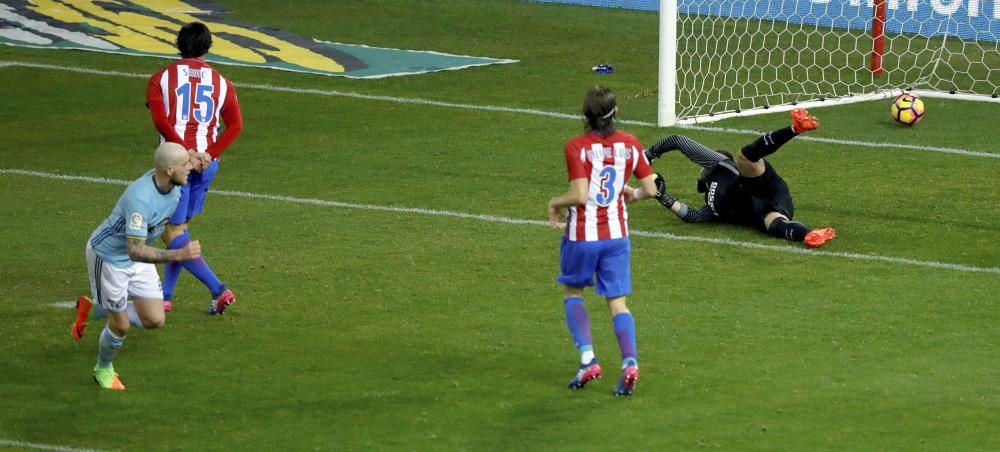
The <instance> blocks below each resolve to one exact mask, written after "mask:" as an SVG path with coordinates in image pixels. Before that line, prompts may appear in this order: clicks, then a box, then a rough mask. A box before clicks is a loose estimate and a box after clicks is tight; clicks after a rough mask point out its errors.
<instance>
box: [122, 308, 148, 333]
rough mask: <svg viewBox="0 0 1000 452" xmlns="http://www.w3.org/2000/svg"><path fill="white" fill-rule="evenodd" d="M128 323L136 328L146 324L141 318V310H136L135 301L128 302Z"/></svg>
mask: <svg viewBox="0 0 1000 452" xmlns="http://www.w3.org/2000/svg"><path fill="white" fill-rule="evenodd" d="M127 310H128V323H131V324H132V326H134V327H136V328H145V327H146V326H145V325H143V324H142V319H140V318H139V312H138V311H136V310H135V303H129V304H128V309H127Z"/></svg>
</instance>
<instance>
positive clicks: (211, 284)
mask: <svg viewBox="0 0 1000 452" xmlns="http://www.w3.org/2000/svg"><path fill="white" fill-rule="evenodd" d="M190 241H191V236H190V235H188V233H187V231H184V234H181V235H179V236H177V237H174V239H173V240H172V241H171V242H170V246H169V249H172V250H176V249H180V248H183V247H184V246H185V245H187V244H188V243H189V242H190ZM178 263H179V264H180V266H182V267H184V268H185V269H187V271H189V272H191V274H192V275H194V277H195V278H198V280H199V281H201V283H202V284H204V285H205V287H207V288H208V291H209V292H211V293H212V298H215V297H217V296H219V294H221V293H222V291H224V290H226V288H225V287H224V286H223V285H222V281H219V278H218V277H216V276H215V272H213V271H212V268H211V267H209V266H208V262H205V258H204V257H199V258H197V259H193V260H189V261H181V262H178ZM168 267H169V265H168ZM167 271H169V268H168V269H167V270H165V271H164V273H165V275H164V278H163V279H164V280H165V281H164V284H163V299H164V300H173V296H174V287H175V286H176V285H177V277H176V276H175V277H174V279H173V281H167V279H168V277H169V276H170V275H169V274H167ZM177 274H178V276H179V275H180V269H178V270H177ZM168 292H169V294H170V298H167V294H168Z"/></svg>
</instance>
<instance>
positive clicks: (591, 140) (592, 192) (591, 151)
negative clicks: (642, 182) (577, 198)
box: [566, 131, 653, 242]
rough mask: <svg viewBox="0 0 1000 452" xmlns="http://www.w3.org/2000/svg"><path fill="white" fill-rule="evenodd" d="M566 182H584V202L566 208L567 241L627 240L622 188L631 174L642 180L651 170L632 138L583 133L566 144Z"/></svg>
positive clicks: (624, 134)
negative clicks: (585, 186)
mask: <svg viewBox="0 0 1000 452" xmlns="http://www.w3.org/2000/svg"><path fill="white" fill-rule="evenodd" d="M566 168H567V170H568V172H569V180H571V181H572V180H573V179H581V178H585V179H587V186H588V188H587V202H586V204H580V205H577V206H572V207H570V208H569V213H568V214H567V218H566V238H567V239H568V240H571V241H587V242H592V241H596V240H610V239H618V238H622V237H628V211H627V210H626V208H625V184H626V183H627V182H628V181H629V178H630V177H631V176H632V175H633V174H635V177H636V178H639V179H642V178H645V177H647V176H649V175H651V174H653V169H652V168H651V167H650V166H649V162H648V161H646V157H645V156H644V155H643V153H642V144H640V143H639V140H638V139H636V137H635V136H633V135H631V134H629V133H626V132H622V131H615V132H614V133H611V134H610V135H599V134H596V133H587V134H585V135H581V136H578V137H576V138H574V139H572V140H570V141H569V142H568V143H566Z"/></svg>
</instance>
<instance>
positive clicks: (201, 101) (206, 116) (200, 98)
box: [174, 82, 215, 124]
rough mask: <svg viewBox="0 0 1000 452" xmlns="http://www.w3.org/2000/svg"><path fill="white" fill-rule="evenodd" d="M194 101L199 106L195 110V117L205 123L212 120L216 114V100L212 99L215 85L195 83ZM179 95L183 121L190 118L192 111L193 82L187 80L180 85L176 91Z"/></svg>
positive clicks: (178, 99) (178, 100)
mask: <svg viewBox="0 0 1000 452" xmlns="http://www.w3.org/2000/svg"><path fill="white" fill-rule="evenodd" d="M195 86H196V87H197V88H195V89H194V103H195V105H196V106H197V108H195V110H194V119H195V120H197V121H198V122H200V123H202V124H205V123H208V122H211V121H212V117H213V116H215V100H213V99H212V92H213V91H215V87H214V86H212V85H195ZM174 94H176V95H177V103H178V104H179V106H180V108H181V111H180V113H181V115H180V116H181V121H187V120H188V112H189V111H191V82H186V83H184V84H183V85H181V86H178V87H177V89H176V90H175V91H174Z"/></svg>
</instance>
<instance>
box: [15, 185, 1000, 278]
mask: <svg viewBox="0 0 1000 452" xmlns="http://www.w3.org/2000/svg"><path fill="white" fill-rule="evenodd" d="M0 174H5V175H16V176H32V177H41V178H46V179H56V180H66V181H79V182H91V183H97V184H107V185H128V184H129V181H125V180H120V179H108V178H103V177H90V176H71V175H65V174H54V173H47V172H43V171H32V170H22V169H11V168H0ZM212 193H213V194H216V195H221V196H230V197H234V198H245V199H261V200H267V201H277V202H285V203H291V204H306V205H313V206H321V207H339V208H345V209H359V210H370V211H380V212H392V213H404V214H416V215H428V216H442V217H453V218H462V219H469V220H478V221H485V222H489V223H503V224H513V225H522V224H523V225H532V226H543V227H548V226H549V223H548V221H542V220H526V219H521V218H510V217H502V216H497V215H484V214H473V213H466V212H456V211H451V210H434V209H423V208H417V207H397V206H383V205H377V204H359V203H350V202H341V201H329V200H325V199H315V198H297V197H293V196H283V195H271V194H265V193H250V192H243V191H233V190H212ZM629 232H630V233H631V234H632V235H634V236H637V237H649V238H659V239H668V240H677V241H686V242H701V243H710V244H714V245H724V246H735V247H740V248H748V249H756V250H764V251H773V252H779V253H786V254H799V255H805V256H826V257H836V258H842V259H850V260H862V261H873V262H885V263H890V264H897V265H907V266H916V267H927V268H937V269H942V270H952V271H959V272H966V273H993V274H1000V267H976V266H972V265H963V264H954V263H948V262H937V261H925V260H919V259H908V258H902V257H893V256H881V255H877V254H860V253H848V252H840V251H824V250H814V249H809V248H803V247H798V246H781V245H766V244H761V243H756V242H745V241H739V240H731V239H720V238H713V237H699V236H690V235H679V234H672V233H667V232H650V231H641V230H630V231H629Z"/></svg>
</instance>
